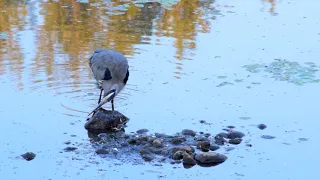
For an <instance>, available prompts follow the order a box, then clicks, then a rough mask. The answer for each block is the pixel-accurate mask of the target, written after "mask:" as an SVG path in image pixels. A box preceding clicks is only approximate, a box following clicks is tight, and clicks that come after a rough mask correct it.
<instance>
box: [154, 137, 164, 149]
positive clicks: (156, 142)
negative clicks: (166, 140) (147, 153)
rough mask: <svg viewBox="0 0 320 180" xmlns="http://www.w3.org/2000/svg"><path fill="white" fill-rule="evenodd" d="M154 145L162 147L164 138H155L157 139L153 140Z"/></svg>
mask: <svg viewBox="0 0 320 180" xmlns="http://www.w3.org/2000/svg"><path fill="white" fill-rule="evenodd" d="M152 145H153V146H154V147H156V148H160V147H162V140H161V139H155V140H153V142H152Z"/></svg>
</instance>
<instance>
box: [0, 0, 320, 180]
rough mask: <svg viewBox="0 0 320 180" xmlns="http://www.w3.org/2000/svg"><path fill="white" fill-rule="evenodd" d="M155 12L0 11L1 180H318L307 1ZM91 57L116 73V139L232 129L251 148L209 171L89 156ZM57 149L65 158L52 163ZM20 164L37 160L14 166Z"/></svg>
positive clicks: (70, 5)
mask: <svg viewBox="0 0 320 180" xmlns="http://www.w3.org/2000/svg"><path fill="white" fill-rule="evenodd" d="M137 2H138V1H137ZM139 2H145V1H139ZM158 2H162V4H163V5H162V6H160V4H159V3H156V2H154V3H151V4H134V3H133V2H132V1H121V2H120V1H117V2H115V1H109V0H108V1H99V0H97V1H89V0H83V1H80V0H78V1H71V0H64V1H62V0H61V1H59V0H56V1H33V0H30V1H22V0H21V1H12V2H11V1H4V0H0V88H1V92H2V95H1V101H0V112H1V113H2V118H1V122H2V125H1V126H0V131H1V132H2V136H0V142H2V147H1V148H0V149H1V151H0V152H1V157H0V174H1V177H3V178H4V179H26V178H27V179H35V180H36V179H59V180H60V179H70V178H72V179H74V178H78V179H92V178H94V179H115V178H116V179H177V178H185V179H222V178H223V179H230V180H231V179H232V180H233V179H291V180H292V179H297V180H298V179H299V180H300V179H304V178H309V179H311V178H315V177H317V162H318V161H319V160H320V158H319V156H318V155H317V153H318V152H319V150H320V146H319V145H318V142H319V138H318V132H319V131H320V128H319V123H318V120H319V119H320V114H319V111H318V109H319V108H318V102H319V100H320V94H319V93H318V89H319V87H320V83H319V79H320V75H319V72H318V71H319V70H320V62H319V57H320V51H319V47H320V22H319V21H320V19H319V18H318V17H320V12H319V11H318V7H319V5H320V2H318V1H312V0H307V1H298V0H291V1H288V0H282V1H276V0H269V1H267V0H264V1H258V0H256V1H253V0H252V1H246V2H241V1H236V0H232V1H226V0H220V1H210V0H207V1H205V0H202V1H199V0H188V1H169V0H168V1H158ZM101 47H104V48H114V49H117V50H119V51H121V52H123V53H124V54H125V56H126V57H127V58H128V61H129V65H130V71H131V72H130V77H129V81H128V85H127V87H126V89H125V90H124V91H123V92H122V93H121V94H120V96H119V97H117V98H116V100H115V108H116V110H118V111H120V112H122V113H123V114H125V115H126V116H127V117H129V118H130V121H129V122H128V124H127V126H128V127H127V128H126V132H134V131H136V130H138V129H142V128H147V129H149V132H150V133H155V132H158V133H166V134H174V133H176V132H180V131H181V130H182V129H194V130H196V131H198V132H199V131H203V132H210V133H213V134H214V133H219V132H221V131H222V129H223V128H225V127H226V126H228V125H234V126H236V129H237V130H240V131H242V132H244V133H245V134H246V136H245V137H244V141H247V142H249V143H250V144H252V145H253V146H252V147H247V146H245V144H244V143H242V144H240V145H238V146H236V148H235V149H233V150H231V151H228V150H229V149H224V148H222V149H219V150H218V151H217V152H220V153H223V154H226V155H227V156H228V160H227V161H226V162H224V163H223V164H221V165H218V166H215V167H210V168H203V167H199V166H194V167H193V168H191V169H184V168H183V166H182V165H181V164H180V165H171V164H162V166H154V165H152V164H150V163H143V164H137V165H135V164H132V163H121V162H118V161H117V160H116V159H106V158H101V157H99V156H97V155H96V154H95V152H94V148H93V147H92V145H91V143H90V142H89V138H88V135H87V132H86V130H85V129H84V127H83V125H84V123H85V122H86V118H87V114H88V113H89V112H90V111H91V110H92V109H93V108H94V107H95V106H96V103H97V99H98V95H99V90H98V89H97V87H96V85H95V81H94V79H93V77H92V73H91V71H90V69H89V66H88V58H89V57H90V55H91V54H92V52H93V51H94V49H96V48H101ZM105 108H110V105H105ZM200 120H206V122H208V123H210V125H206V124H201V123H200V122H199V121H200ZM260 123H264V124H266V125H267V126H268V127H267V128H266V129H264V130H260V129H258V128H257V127H256V126H255V125H257V124H260ZM263 135H265V136H263ZM266 136H274V137H275V138H274V139H268V138H263V137H266ZM67 141H70V142H71V143H72V144H73V146H76V147H78V149H77V151H75V152H64V151H63V149H64V148H65V147H67V145H66V144H64V143H65V142H67ZM27 151H31V152H34V153H35V154H36V155H37V156H36V158H35V159H34V160H32V161H25V160H22V159H21V158H20V157H19V155H20V154H23V153H25V152H27Z"/></svg>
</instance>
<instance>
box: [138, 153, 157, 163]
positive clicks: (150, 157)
mask: <svg viewBox="0 0 320 180" xmlns="http://www.w3.org/2000/svg"><path fill="white" fill-rule="evenodd" d="M141 157H142V159H143V160H145V161H147V162H150V161H152V160H153V159H154V156H153V155H151V154H143V155H142V156H141Z"/></svg>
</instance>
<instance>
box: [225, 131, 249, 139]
mask: <svg viewBox="0 0 320 180" xmlns="http://www.w3.org/2000/svg"><path fill="white" fill-rule="evenodd" d="M244 136H245V134H243V133H242V132H239V131H231V132H229V133H228V138H229V139H236V138H242V137H244Z"/></svg>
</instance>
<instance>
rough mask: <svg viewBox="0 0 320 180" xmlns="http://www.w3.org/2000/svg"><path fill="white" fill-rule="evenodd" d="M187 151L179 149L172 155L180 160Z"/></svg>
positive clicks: (174, 158)
mask: <svg viewBox="0 0 320 180" xmlns="http://www.w3.org/2000/svg"><path fill="white" fill-rule="evenodd" d="M184 153H185V152H183V151H180V150H179V151H177V152H175V153H174V154H173V156H172V159H173V160H180V159H182V158H183V154H184Z"/></svg>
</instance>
